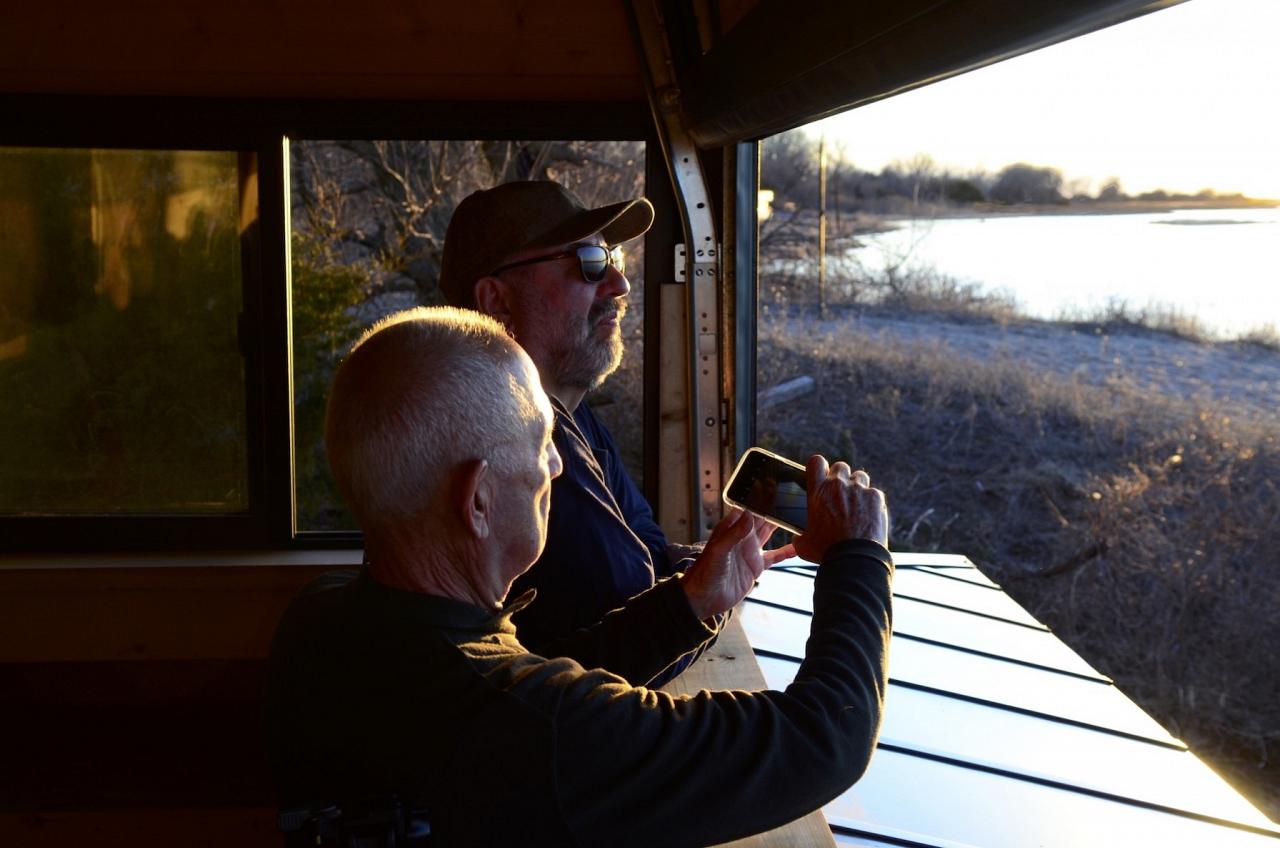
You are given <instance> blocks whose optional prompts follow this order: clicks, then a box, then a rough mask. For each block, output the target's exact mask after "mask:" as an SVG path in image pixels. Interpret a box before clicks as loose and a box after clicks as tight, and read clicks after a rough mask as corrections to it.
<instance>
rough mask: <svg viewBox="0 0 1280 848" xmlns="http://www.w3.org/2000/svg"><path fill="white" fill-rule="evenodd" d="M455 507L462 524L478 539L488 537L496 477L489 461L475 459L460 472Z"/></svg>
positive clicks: (491, 519)
mask: <svg viewBox="0 0 1280 848" xmlns="http://www.w3.org/2000/svg"><path fill="white" fill-rule="evenodd" d="M458 481H459V483H458V489H457V490H456V495H455V498H454V507H455V508H456V509H457V510H459V511H460V513H461V518H462V526H463V527H464V528H466V529H467V530H468V531H469V532H470V533H471V534H472V535H473V536H475V537H476V538H477V539H486V538H488V536H489V531H490V529H491V526H492V524H493V503H494V498H493V495H494V491H493V483H494V477H493V475H492V474H491V473H489V463H488V461H487V460H483V459H473V460H471V461H470V462H468V463H466V464H465V465H463V466H462V468H461V470H460V471H459V472H458Z"/></svg>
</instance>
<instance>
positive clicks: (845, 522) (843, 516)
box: [795, 454, 889, 563]
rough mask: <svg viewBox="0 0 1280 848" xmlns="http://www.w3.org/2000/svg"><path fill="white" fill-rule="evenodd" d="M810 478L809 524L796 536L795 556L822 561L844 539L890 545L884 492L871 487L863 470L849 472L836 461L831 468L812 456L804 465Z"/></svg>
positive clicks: (845, 466) (869, 479)
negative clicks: (801, 533)
mask: <svg viewBox="0 0 1280 848" xmlns="http://www.w3.org/2000/svg"><path fill="white" fill-rule="evenodd" d="M805 469H806V471H808V475H809V480H808V483H809V522H808V527H807V529H806V530H805V532H804V534H803V535H801V536H798V537H796V540H795V549H796V554H798V555H799V556H801V557H803V558H804V559H807V560H808V561H809V562H817V563H820V562H822V557H823V555H824V554H826V552H827V548H829V547H831V546H832V545H834V544H835V543H836V542H842V541H844V540H846V539H870V540H872V541H874V542H879V543H880V544H882V545H884V546H885V547H888V546H889V511H888V509H887V508H886V507H885V503H884V492H882V491H880V490H879V489H873V488H871V478H870V477H868V476H867V472H865V471H854V472H850V470H849V466H848V465H847V464H845V463H843V462H837V463H836V464H835V465H832V466H831V467H830V468H828V467H827V461H826V460H825V459H824V458H823V457H821V456H818V455H817V454H815V455H814V456H811V457H809V462H808V464H807V465H806V466H805Z"/></svg>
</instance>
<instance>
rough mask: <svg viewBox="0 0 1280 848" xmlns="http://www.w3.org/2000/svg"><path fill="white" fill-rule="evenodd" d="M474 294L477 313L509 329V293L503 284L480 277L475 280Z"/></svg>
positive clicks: (495, 278) (494, 279)
mask: <svg viewBox="0 0 1280 848" xmlns="http://www.w3.org/2000/svg"><path fill="white" fill-rule="evenodd" d="M474 294H475V298H476V309H477V310H478V311H480V312H483V313H484V314H485V315H490V316H492V317H493V318H494V319H495V320H497V321H498V323H500V324H502V326H504V327H506V328H507V329H508V330H510V329H511V301H510V297H511V292H510V289H509V288H508V287H507V284H506V283H505V282H503V281H502V280H500V279H498V278H497V277H481V278H480V279H478V280H476V286H475V290H474Z"/></svg>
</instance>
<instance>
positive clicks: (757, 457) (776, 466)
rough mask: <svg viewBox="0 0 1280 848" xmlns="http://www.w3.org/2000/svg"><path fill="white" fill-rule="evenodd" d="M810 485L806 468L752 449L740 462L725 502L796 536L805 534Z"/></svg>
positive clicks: (731, 479)
mask: <svg viewBox="0 0 1280 848" xmlns="http://www.w3.org/2000/svg"><path fill="white" fill-rule="evenodd" d="M807 483H808V479H807V477H806V475H805V470H804V466H802V465H798V464H796V463H794V462H792V461H791V460H789V459H783V458H782V457H780V456H776V455H775V454H771V453H769V452H768V451H765V450H761V449H760V448H751V449H750V450H748V451H747V452H746V453H745V454H743V455H742V459H741V460H740V461H739V462H738V467H737V468H736V469H735V470H734V472H733V477H732V478H730V480H729V485H728V486H726V487H725V490H724V499H725V501H726V502H727V503H730V504H732V505H734V506H740V507H742V508H743V509H745V510H747V511H748V512H752V513H755V514H756V515H759V516H762V517H764V518H768V519H769V520H770V521H773V522H775V523H777V524H779V525H781V526H783V527H786V528H787V529H788V530H791V531H792V532H794V533H803V532H804V530H805V527H806V525H807V522H808V494H807V491H806V486H807Z"/></svg>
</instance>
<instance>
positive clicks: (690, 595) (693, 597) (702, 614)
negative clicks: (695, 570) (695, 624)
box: [676, 571, 715, 621]
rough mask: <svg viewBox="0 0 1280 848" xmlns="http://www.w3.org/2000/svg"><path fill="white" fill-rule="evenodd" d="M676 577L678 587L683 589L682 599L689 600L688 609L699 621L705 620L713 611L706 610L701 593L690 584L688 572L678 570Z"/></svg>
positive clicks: (706, 606) (706, 605)
mask: <svg viewBox="0 0 1280 848" xmlns="http://www.w3.org/2000/svg"><path fill="white" fill-rule="evenodd" d="M676 579H677V580H679V581H680V588H681V589H683V590H684V599H685V600H686V601H688V602H689V609H690V611H692V612H693V615H694V617H695V618H697V619H698V620H699V621H706V620H707V619H708V618H710V617H711V616H712V615H714V614H715V613H714V612H711V611H709V610H708V606H709V605H708V604H707V603H706V601H705V600H704V599H703V597H702V593H701V592H699V591H698V590H697V589H696V588H694V587H693V586H692V585H691V580H690V578H689V575H688V572H684V571H682V572H680V574H678V575H676Z"/></svg>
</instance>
